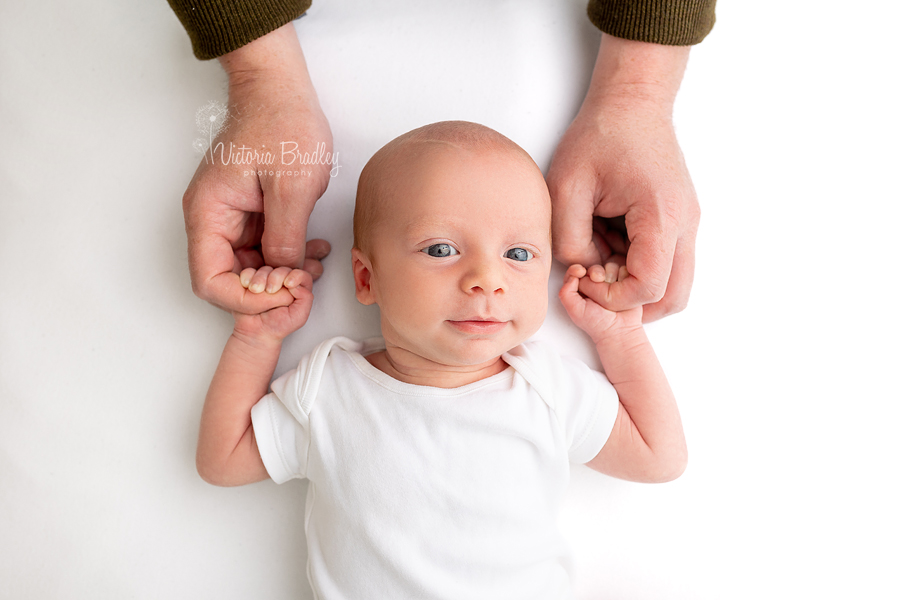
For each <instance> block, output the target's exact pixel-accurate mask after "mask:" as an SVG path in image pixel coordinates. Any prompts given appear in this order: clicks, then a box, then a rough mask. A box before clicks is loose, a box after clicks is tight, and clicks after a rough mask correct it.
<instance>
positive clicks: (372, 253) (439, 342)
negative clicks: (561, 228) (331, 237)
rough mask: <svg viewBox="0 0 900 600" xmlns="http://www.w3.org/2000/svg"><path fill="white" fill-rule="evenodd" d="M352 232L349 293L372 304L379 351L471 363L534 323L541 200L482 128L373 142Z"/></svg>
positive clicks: (543, 303)
mask: <svg viewBox="0 0 900 600" xmlns="http://www.w3.org/2000/svg"><path fill="white" fill-rule="evenodd" d="M353 235H354V249H353V272H354V279H355V282H356V297H357V298H358V299H359V301H360V302H362V303H363V304H378V306H379V308H380V309H381V328H382V334H383V336H384V338H385V342H386V344H387V346H388V349H389V350H390V349H391V348H397V349H400V350H402V351H405V352H408V353H411V354H412V355H415V356H418V357H421V358H424V359H426V360H427V361H431V362H432V363H436V364H438V365H446V366H474V365H479V364H483V363H486V362H488V361H492V360H497V359H498V357H499V356H500V355H501V354H502V353H503V352H506V351H507V350H509V349H511V348H513V347H515V346H516V345H518V344H519V343H521V342H523V341H525V340H526V339H527V338H528V337H530V336H531V335H532V334H534V333H535V332H536V331H537V330H538V328H539V327H540V326H541V324H542V323H543V321H544V317H545V315H546V312H547V282H548V278H549V275H550V265H551V247H550V195H549V193H548V192H547V186H546V184H545V183H544V178H543V176H542V175H541V171H540V169H538V167H537V165H535V163H534V161H533V160H532V159H531V157H529V156H528V154H527V153H526V152H525V151H524V150H522V149H521V148H520V147H519V146H517V145H516V144H515V143H513V142H512V141H510V140H509V139H507V138H506V137H504V136H502V135H500V134H499V133H497V132H496V131H493V130H492V129H489V128H487V127H484V126H481V125H476V124H474V123H467V122H462V121H449V122H442V123H435V124H433V125H427V126H425V127H421V128H419V129H416V130H414V131H411V132H409V133H406V134H404V135H402V136H400V137H398V138H397V139H395V140H393V141H392V142H390V143H388V144H387V145H386V146H384V147H383V148H382V149H381V150H379V151H378V152H377V153H376V154H375V155H374V156H373V157H372V159H371V160H370V161H369V163H368V164H367V165H366V167H365V169H363V172H362V175H361V176H360V179H359V188H358V190H357V195H356V212H355V214H354V222H353Z"/></svg>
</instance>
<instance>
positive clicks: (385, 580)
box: [197, 122, 687, 600]
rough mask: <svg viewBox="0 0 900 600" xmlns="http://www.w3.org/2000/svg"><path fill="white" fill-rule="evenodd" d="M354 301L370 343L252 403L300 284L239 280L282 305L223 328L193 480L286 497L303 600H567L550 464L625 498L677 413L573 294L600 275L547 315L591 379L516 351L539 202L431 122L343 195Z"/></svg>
mask: <svg viewBox="0 0 900 600" xmlns="http://www.w3.org/2000/svg"><path fill="white" fill-rule="evenodd" d="M354 237H355V240H354V242H355V244H354V248H353V251H352V262H353V276H354V281H355V284H356V297H357V299H358V300H359V301H360V302H362V303H363V304H367V305H370V304H377V305H378V307H379V309H380V312H381V331H382V336H383V337H382V338H378V339H374V340H368V341H365V342H354V341H351V340H348V339H345V338H337V339H332V340H328V341H326V342H324V343H322V344H320V345H319V346H318V347H316V349H315V350H314V351H313V352H312V354H311V355H309V356H307V357H305V358H304V359H303V360H302V361H301V362H300V365H299V366H298V368H297V369H295V370H294V371H291V372H289V373H287V374H285V375H284V376H282V377H280V378H279V379H277V380H276V381H275V382H273V383H272V385H271V392H270V393H267V392H268V387H269V381H270V378H271V376H272V374H273V371H274V369H275V366H276V363H277V361H278V356H279V351H280V349H281V343H282V340H283V339H284V338H285V337H286V336H287V335H288V334H290V333H291V332H293V331H296V330H297V329H299V328H300V327H302V326H303V324H304V323H305V322H306V320H307V317H308V316H309V312H310V307H311V304H312V293H311V288H312V278H311V276H310V275H309V274H308V273H306V272H304V271H300V270H296V269H295V270H290V269H286V268H280V269H271V268H268V267H264V268H262V269H260V270H258V271H257V270H253V269H248V270H245V271H244V272H242V273H241V281H242V283H243V284H244V287H246V288H248V290H249V292H248V293H267V292H268V293H271V292H274V291H278V290H279V289H281V288H282V287H285V288H287V289H288V290H289V291H290V292H291V294H292V295H293V298H294V301H293V303H292V304H291V305H290V306H284V307H280V308H276V309H272V310H270V311H268V312H265V313H262V314H258V315H244V314H235V315H234V320H235V326H234V333H233V334H232V336H231V338H230V339H229V340H228V342H227V344H226V346H225V350H224V352H223V354H222V359H221V361H220V363H219V367H218V369H217V370H216V373H215V376H214V378H213V381H212V383H211V385H210V389H209V393H208V395H207V397H206V403H205V405H204V408H203V416H202V422H201V430H200V440H199V445H198V449H197V468H198V470H199V472H200V474H201V475H202V477H203V478H204V479H205V480H207V481H209V482H210V483H214V484H217V485H240V484H245V483H251V482H254V481H259V480H262V479H266V478H269V477H271V478H272V479H273V480H275V481H276V482H279V483H280V482H284V481H287V480H289V479H292V478H307V479H308V480H309V491H308V495H307V499H306V519H305V523H306V535H307V540H308V544H309V562H308V565H307V574H308V576H309V580H310V583H311V585H312V588H313V590H314V593H315V597H316V598H320V599H323V600H325V599H332V598H341V599H370V598H371V599H387V598H390V599H392V600H394V599H403V598H416V599H424V598H429V599H430V598H448V599H456V600H458V599H462V598H465V599H467V600H468V599H474V598H485V599H488V598H489V599H491V600H496V599H499V598H511V599H516V600H522V599H526V598H534V599H540V600H549V599H556V598H572V586H571V581H570V579H571V577H570V576H571V565H570V560H569V556H568V554H567V550H566V546H565V543H564V542H563V540H562V539H561V536H560V533H559V532H558V530H557V526H556V518H557V513H558V511H559V508H560V504H561V502H562V499H563V494H564V490H565V487H566V484H567V482H568V477H569V468H570V467H569V465H570V463H586V464H587V465H588V466H589V467H591V468H593V469H596V470H597V471H600V472H602V473H606V474H609V475H612V476H615V477H620V478H624V479H630V480H633V481H646V482H657V481H667V480H671V479H674V478H676V477H678V476H679V475H680V474H681V472H682V471H683V470H684V468H685V464H686V456H687V452H686V449H685V442H684V436H683V432H682V428H681V422H680V418H679V415H678V409H677V407H676V404H675V399H674V397H673V395H672V392H671V390H670V389H669V385H668V383H667V382H666V378H665V375H664V374H663V371H662V368H661V367H660V365H659V362H658V361H657V359H656V357H655V355H654V353H653V350H652V348H651V347H650V343H649V342H648V340H647V337H646V335H645V333H644V330H643V327H642V326H641V309H640V308H635V309H632V310H628V311H624V312H618V313H615V312H610V311H607V310H605V309H604V308H602V307H601V306H600V305H599V304H597V303H596V302H594V301H593V300H591V299H589V298H587V297H585V296H584V295H582V294H581V293H579V282H580V281H581V279H582V278H585V277H588V278H590V279H591V280H592V281H594V282H595V283H598V284H599V285H600V288H601V291H602V290H603V286H606V285H609V283H610V282H614V281H616V279H617V278H620V277H627V276H628V274H627V272H626V271H625V270H624V269H623V268H621V267H619V266H618V264H617V263H616V262H610V264H609V265H605V266H601V265H595V266H593V267H591V268H590V269H585V268H584V267H582V266H580V265H573V266H571V267H569V269H568V271H567V273H566V279H565V283H564V284H563V286H562V289H561V290H560V293H559V298H560V300H561V302H562V304H563V306H564V307H565V308H566V311H567V312H568V314H569V316H570V317H571V318H572V320H573V321H574V322H575V324H576V325H578V327H580V328H581V329H583V330H584V331H585V332H586V333H587V334H588V335H589V336H590V337H591V339H592V340H593V342H594V344H595V345H596V348H597V352H598V353H599V357H600V360H601V363H602V364H603V368H604V370H605V371H606V376H605V377H604V376H603V375H602V374H599V373H597V372H594V371H592V370H590V369H589V368H587V367H586V366H585V365H583V364H582V363H580V362H577V361H572V360H568V359H564V358H561V357H560V356H558V355H557V354H555V353H554V352H553V351H552V350H550V349H549V348H548V347H546V346H545V345H542V344H539V343H535V342H527V341H526V340H528V338H529V337H530V336H531V335H532V334H534V333H535V332H536V331H537V330H538V328H539V327H540V326H541V323H542V322H543V320H544V317H545V315H546V312H547V303H548V279H549V275H550V266H551V260H552V259H551V243H550V197H549V194H548V192H547V186H546V185H545V183H544V179H543V177H542V175H541V172H540V170H539V169H538V167H537V166H536V165H535V163H534V162H533V161H532V160H531V158H530V157H529V156H528V154H527V153H526V152H525V151H524V150H522V149H521V148H520V147H519V146H517V145H516V144H514V143H513V142H511V141H510V140H508V139H507V138H505V137H504V136H502V135H500V134H499V133H497V132H495V131H493V130H491V129H488V128H486V127H482V126H480V125H475V124H473V123H465V122H444V123H436V124H433V125H428V126H426V127H422V128H420V129H416V130H415V131H412V132H409V133H407V134H405V135H402V136H400V137H399V138H397V139H395V140H393V141H392V142H390V143H389V144H387V145H386V146H385V147H384V148H382V149H381V150H379V151H378V152H377V153H376V154H375V156H373V157H372V159H371V160H370V161H369V163H368V164H367V165H366V167H365V169H364V170H363V172H362V175H361V176H360V181H359V187H358V191H357V199H356V213H355V215H354Z"/></svg>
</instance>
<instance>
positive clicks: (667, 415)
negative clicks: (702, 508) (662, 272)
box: [559, 264, 687, 482]
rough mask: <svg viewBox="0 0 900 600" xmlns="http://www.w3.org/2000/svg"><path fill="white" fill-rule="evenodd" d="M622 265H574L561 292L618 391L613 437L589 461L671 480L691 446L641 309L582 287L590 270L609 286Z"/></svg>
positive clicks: (619, 473) (640, 477) (628, 474)
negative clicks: (616, 304)
mask: <svg viewBox="0 0 900 600" xmlns="http://www.w3.org/2000/svg"><path fill="white" fill-rule="evenodd" d="M622 269H624V267H622V268H620V267H619V266H618V265H615V264H611V265H607V266H606V268H603V267H601V266H599V265H597V266H594V267H591V269H590V271H588V270H586V269H585V268H584V267H582V266H581V265H572V266H571V267H569V270H568V271H566V280H565V283H564V284H563V286H562V289H561V290H560V292H559V297H560V300H561V301H562V303H563V306H565V308H566V311H567V312H568V313H569V316H570V317H571V319H572V321H574V323H575V324H576V325H578V327H580V328H581V329H582V330H584V331H585V332H586V333H587V334H588V335H590V336H591V339H592V340H593V342H594V344H595V345H596V347H597V353H598V354H599V356H600V362H601V363H602V364H603V369H604V371H606V377H607V378H608V379H609V381H610V383H612V384H613V386H615V388H616V392H617V393H618V395H619V414H618V417H617V418H616V422H615V425H614V426H613V430H612V433H611V435H610V437H609V440H608V441H607V442H606V445H605V446H603V449H602V450H601V451H600V453H599V454H597V456H595V457H594V458H593V459H592V460H591V461H590V462H589V463H588V466H589V467H591V468H593V469H595V470H597V471H600V472H601V473H606V474H607V475H611V476H613V477H619V478H621V479H628V480H631V481H642V482H663V481H671V480H672V479H675V478H677V477H678V476H679V475H681V473H682V472H683V471H684V469H685V467H686V466H687V446H686V444H685V440H684V431H683V430H682V427H681V417H680V416H679V414H678V407H677V406H676V404H675V397H674V395H673V394H672V390H671V389H670V388H669V383H668V381H666V376H665V374H664V373H663V370H662V366H660V364H659V361H658V360H657V358H656V354H655V353H654V352H653V348H652V347H651V346H650V341H649V340H648V339H647V334H646V333H645V332H644V328H643V326H642V324H641V313H642V309H641V308H640V307H638V308H634V309H631V310H626V311H622V312H612V311H609V310H606V309H605V308H603V307H602V306H600V305H599V304H597V303H596V302H594V301H593V300H591V299H590V298H586V297H584V296H583V295H582V294H580V293H579V292H578V285H579V281H580V280H581V278H583V277H585V276H586V275H587V276H589V277H590V279H591V281H593V282H594V283H601V284H603V283H604V282H606V283H605V285H607V286H608V284H609V283H610V282H614V281H616V279H617V278H622V277H624V276H626V275H627V273H625V272H623V270H622Z"/></svg>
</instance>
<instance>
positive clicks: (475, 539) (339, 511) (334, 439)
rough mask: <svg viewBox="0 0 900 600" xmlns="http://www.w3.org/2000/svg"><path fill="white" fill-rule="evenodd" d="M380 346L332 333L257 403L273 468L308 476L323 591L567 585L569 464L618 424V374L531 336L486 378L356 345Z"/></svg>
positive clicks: (360, 597) (554, 593)
mask: <svg viewBox="0 0 900 600" xmlns="http://www.w3.org/2000/svg"><path fill="white" fill-rule="evenodd" d="M383 348H384V344H383V341H382V340H380V339H375V340H369V341H368V342H364V343H358V342H353V341H351V340H348V339H346V338H336V339H332V340H328V341H326V342H324V343H322V344H320V345H319V346H318V347H316V349H315V350H314V351H313V353H312V354H311V355H309V356H307V357H305V358H304V359H303V360H302V361H301V362H300V365H299V367H298V368H297V369H295V370H294V371H291V372H289V373H287V374H285V375H283V376H282V377H280V378H278V379H277V380H276V381H275V382H273V383H272V392H271V393H270V394H268V395H266V396H265V397H263V398H262V399H261V400H260V401H259V402H258V403H257V404H256V406H254V407H253V411H252V419H253V428H254V433H255V435H256V439H257V443H258V445H259V450H260V454H261V455H262V458H263V462H264V463H265V466H266V469H267V470H268V472H269V475H270V476H271V477H272V479H273V480H274V481H276V482H278V483H281V482H284V481H287V480H289V479H292V478H308V479H309V491H308V494H307V499H306V521H305V522H306V536H307V541H308V545H309V562H308V565H307V573H308V576H309V580H310V583H311V585H312V588H313V590H314V592H315V594H316V598H318V599H319V600H367V599H372V600H386V599H390V600H401V599H413V598H415V599H417V600H425V599H428V600H431V599H444V598H446V599H448V600H449V599H453V600H461V599H465V600H478V599H485V600H488V599H490V600H501V599H504V598H509V599H511V600H512V599H515V600H524V599H528V598H534V599H536V600H537V599H540V600H550V599H556V598H571V597H572V588H571V583H570V571H571V566H570V559H569V555H568V550H567V548H566V544H565V542H564V540H563V539H562V538H561V535H560V534H559V532H558V529H557V523H556V519H557V514H558V512H559V508H560V503H561V501H562V498H563V494H564V491H565V488H566V485H567V483H568V480H569V464H570V462H571V463H585V462H587V461H589V460H590V459H592V458H593V457H594V456H596V455H597V453H598V452H599V451H600V449H601V448H602V447H603V445H604V444H605V443H606V440H607V438H608V437H609V434H610V432H611V430H612V427H613V424H614V422H615V419H616V415H617V413H618V406H619V402H618V396H617V395H616V392H615V389H614V388H613V387H612V385H610V383H609V382H608V381H607V380H606V378H605V377H604V376H603V375H602V374H599V373H596V372H594V371H592V370H590V369H589V368H588V367H587V366H585V365H583V364H582V363H580V362H576V361H571V360H567V359H563V358H561V357H560V356H559V355H557V354H556V353H555V352H554V351H553V350H551V349H550V348H549V347H547V346H545V345H542V344H539V343H536V342H530V343H526V344H523V345H521V346H518V347H516V348H514V349H512V350H510V351H509V352H508V353H506V354H504V355H503V360H504V361H506V363H507V364H508V365H510V368H507V369H506V370H504V371H503V372H501V373H498V374H496V375H494V376H492V377H489V378H487V379H483V380H481V381H477V382H475V383H472V384H469V385H466V386H463V387H460V388H453V389H443V388H433V387H424V386H417V385H411V384H407V383H403V382H401V381H398V380H396V379H393V378H392V377H390V376H388V375H386V374H385V373H383V372H381V371H379V370H378V369H376V368H375V367H373V366H372V365H371V364H369V362H368V361H367V360H366V359H365V358H364V356H365V355H366V354H369V353H371V352H375V351H378V350H381V349H383Z"/></svg>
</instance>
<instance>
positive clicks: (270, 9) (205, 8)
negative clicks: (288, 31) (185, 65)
mask: <svg viewBox="0 0 900 600" xmlns="http://www.w3.org/2000/svg"><path fill="white" fill-rule="evenodd" d="M311 4H312V0H265V1H254V0H169V5H170V6H171V7H172V10H174V11H175V14H176V15H177V16H178V19H179V20H180V21H181V24H182V25H184V28H185V29H186V30H187V33H188V36H190V38H191V46H192V47H193V49H194V56H196V57H197V58H199V59H200V60H208V59H210V58H216V57H219V56H222V55H223V54H227V53H229V52H231V51H232V50H237V49H238V48H240V47H241V46H244V45H246V44H249V43H250V42H252V41H253V40H255V39H257V38H261V37H262V36H264V35H266V34H267V33H271V32H272V31H275V30H276V29H278V28H279V27H281V26H282V25H284V24H286V23H290V22H291V21H293V20H294V19H296V18H297V17H299V16H300V15H302V14H303V13H305V12H306V11H307V9H309V7H310V5H311Z"/></svg>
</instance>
